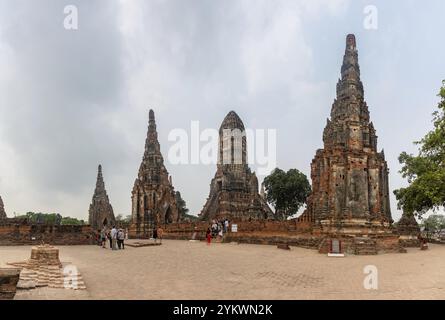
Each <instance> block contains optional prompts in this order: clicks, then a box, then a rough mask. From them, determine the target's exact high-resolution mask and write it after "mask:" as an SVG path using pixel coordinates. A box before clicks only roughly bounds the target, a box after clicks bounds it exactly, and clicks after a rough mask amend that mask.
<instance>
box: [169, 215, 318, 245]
mask: <svg viewBox="0 0 445 320" xmlns="http://www.w3.org/2000/svg"><path fill="white" fill-rule="evenodd" d="M232 224H236V225H237V229H238V231H237V232H231V231H230V230H229V232H228V233H226V234H225V236H224V242H238V243H252V244H269V245H278V244H289V245H291V246H299V247H305V248H315V249H316V248H318V244H319V241H320V238H319V237H317V236H315V235H313V234H312V233H311V231H312V229H311V225H310V223H309V222H299V221H296V220H287V221H233V222H231V225H232ZM209 226H210V224H209V223H208V222H190V223H174V224H169V225H165V226H163V229H164V238H165V239H176V240H190V239H192V238H194V239H195V240H205V236H206V231H207V228H208V227H209ZM229 229H230V228H229Z"/></svg>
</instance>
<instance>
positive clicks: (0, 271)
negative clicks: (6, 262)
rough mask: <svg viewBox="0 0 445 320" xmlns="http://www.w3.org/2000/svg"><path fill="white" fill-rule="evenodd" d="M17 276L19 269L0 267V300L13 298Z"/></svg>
mask: <svg viewBox="0 0 445 320" xmlns="http://www.w3.org/2000/svg"><path fill="white" fill-rule="evenodd" d="M19 277H20V269H17V268H0V300H11V299H14V296H15V293H16V291H17V283H18V281H19Z"/></svg>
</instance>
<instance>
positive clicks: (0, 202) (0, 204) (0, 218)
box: [0, 196, 7, 220]
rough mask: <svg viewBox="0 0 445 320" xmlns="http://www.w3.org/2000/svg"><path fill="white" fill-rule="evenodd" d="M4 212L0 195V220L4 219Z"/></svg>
mask: <svg viewBox="0 0 445 320" xmlns="http://www.w3.org/2000/svg"><path fill="white" fill-rule="evenodd" d="M6 218H7V216H6V212H5V207H4V205H3V200H2V197H1V196H0V220H2V219H6Z"/></svg>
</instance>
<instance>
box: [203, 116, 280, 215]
mask: <svg viewBox="0 0 445 320" xmlns="http://www.w3.org/2000/svg"><path fill="white" fill-rule="evenodd" d="M200 217H201V218H202V219H203V220H212V219H215V218H230V219H235V220H248V219H271V218H273V212H272V210H271V209H270V208H269V206H268V204H267V202H266V201H265V199H264V198H263V197H261V196H260V195H259V193H258V179H257V177H256V175H255V173H254V172H253V173H252V172H251V170H250V168H249V166H248V164H247V141H246V134H245V128H244V124H243V122H242V121H241V119H240V117H239V116H238V115H237V114H236V112H234V111H230V112H229V113H228V114H227V116H226V117H225V118H224V121H223V122H222V124H221V127H220V129H219V148H218V163H217V170H216V174H215V177H214V178H213V179H212V181H211V183H210V194H209V197H208V198H207V202H206V204H205V205H204V208H203V209H202V211H201V213H200Z"/></svg>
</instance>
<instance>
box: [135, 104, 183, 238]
mask: <svg viewBox="0 0 445 320" xmlns="http://www.w3.org/2000/svg"><path fill="white" fill-rule="evenodd" d="M131 200H132V228H131V234H132V236H137V237H150V236H151V232H152V231H153V228H155V227H157V226H158V225H160V224H164V223H173V222H179V221H180V220H181V218H182V217H181V216H180V214H179V211H178V207H177V204H176V197H175V190H174V188H173V185H172V181H171V177H169V174H168V171H167V169H166V168H165V166H164V158H163V157H162V154H161V147H160V144H159V141H158V133H157V131H156V121H155V114H154V111H153V110H150V112H149V120H148V132H147V138H146V140H145V152H144V156H143V158H142V163H141V165H140V167H139V172H138V176H137V178H136V180H135V182H134V186H133V191H132V196H131Z"/></svg>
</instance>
